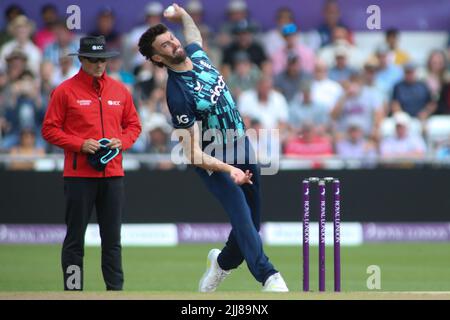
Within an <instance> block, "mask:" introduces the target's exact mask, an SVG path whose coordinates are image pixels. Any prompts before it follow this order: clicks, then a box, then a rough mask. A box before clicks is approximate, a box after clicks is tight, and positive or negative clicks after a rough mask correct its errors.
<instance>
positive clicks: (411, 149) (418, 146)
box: [380, 112, 426, 158]
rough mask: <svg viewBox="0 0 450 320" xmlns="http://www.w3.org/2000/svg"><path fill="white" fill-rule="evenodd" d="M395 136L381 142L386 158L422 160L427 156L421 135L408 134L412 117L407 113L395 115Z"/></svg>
mask: <svg viewBox="0 0 450 320" xmlns="http://www.w3.org/2000/svg"><path fill="white" fill-rule="evenodd" d="M394 120H395V136H393V137H387V138H385V139H383V140H382V141H381V146H380V152H381V156H382V157H385V158H421V157H423V156H425V152H426V144H425V141H424V139H423V138H422V137H421V136H420V135H412V134H410V133H409V132H408V127H409V124H410V120H411V118H410V116H409V115H408V114H407V113H405V112H397V113H396V114H395V115H394Z"/></svg>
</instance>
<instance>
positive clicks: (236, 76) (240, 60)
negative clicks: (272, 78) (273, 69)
mask: <svg viewBox="0 0 450 320" xmlns="http://www.w3.org/2000/svg"><path fill="white" fill-rule="evenodd" d="M260 77H261V71H260V70H259V68H258V67H257V66H256V65H255V64H253V63H252V62H251V61H250V57H249V56H248V54H247V52H245V51H239V52H237V53H236V56H235V58H234V67H233V71H232V72H231V74H230V76H229V78H228V81H227V85H228V87H229V89H230V91H231V93H232V95H233V97H234V98H235V99H236V100H237V99H238V98H239V96H240V94H241V93H242V91H246V90H250V89H253V88H254V87H255V86H256V84H257V82H258V80H259V78H260Z"/></svg>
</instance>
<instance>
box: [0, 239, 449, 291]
mask: <svg viewBox="0 0 450 320" xmlns="http://www.w3.org/2000/svg"><path fill="white" fill-rule="evenodd" d="M213 247H217V245H211V244H201V245H180V246H177V247H124V248H123V266H124V271H125V291H124V292H120V293H118V292H115V293H105V292H104V284H103V280H102V274H101V269H100V248H96V247H87V248H86V254H85V266H84V270H85V275H84V286H85V292H84V293H81V294H80V293H63V292H61V288H62V280H61V278H62V275H61V270H60V260H59V259H60V246H58V245H0V298H3V299H4V298H21V297H22V298H23V297H25V298H39V297H40V298H55V299H59V298H70V299H72V298H113V299H114V298H132V299H139V298H144V299H146V298H149V299H202V298H206V299H215V298H218V299H265V298H269V299H273V298H282V299H285V298H288V299H305V298H306V299H310V298H311V299H316V298H319V299H320V298H327V299H328V298H350V299H353V298H360V299H378V298H383V299H384V298H388V299H389V298H406V299H409V298H411V299H415V298H427V297H430V298H444V299H450V293H449V292H450V254H449V252H450V244H449V243H434V244H433V243H411V244H410V243H408V244H407V243H395V244H386V243H385V244H365V245H362V246H357V247H342V248H341V254H342V257H341V260H342V291H343V293H341V294H339V295H336V294H334V293H329V294H328V293H327V294H323V293H320V294H319V293H307V294H304V293H301V292H300V289H301V275H302V271H301V248H300V247H299V246H296V247H295V246H289V247H269V246H266V247H265V249H266V252H267V254H268V256H269V257H270V258H271V261H272V262H273V263H274V264H275V266H276V267H277V268H278V269H279V270H280V271H281V272H282V274H283V277H284V278H285V280H286V282H287V284H288V286H289V288H290V290H291V292H290V293H289V294H287V295H285V294H282V295H273V294H271V295H267V294H263V293H261V292H260V290H261V286H260V285H259V284H258V283H257V282H256V281H255V280H254V279H253V277H252V276H251V275H250V273H249V271H248V269H247V266H246V265H245V264H243V265H242V266H241V267H240V268H239V269H237V270H236V271H235V272H233V273H232V274H231V276H230V277H229V278H227V279H226V281H225V282H224V283H223V284H222V285H221V287H220V288H219V290H218V291H217V292H216V293H214V294H207V295H204V294H203V295H202V294H198V293H196V291H197V284H198V280H199V279H200V277H201V275H202V273H203V271H204V269H205V262H206V255H207V253H208V251H209V249H210V248H213ZM218 247H219V248H220V245H219V246H218ZM310 251H311V253H310V254H311V267H310V273H311V279H310V287H311V289H313V290H314V291H317V290H316V288H317V277H318V275H317V260H318V258H317V247H311V249H310ZM369 265H378V266H379V267H380V268H381V290H375V292H374V290H368V289H367V286H366V281H367V278H368V277H369V274H367V267H368V266H369ZM332 288H333V250H332V247H327V290H329V291H331V290H332ZM393 292H395V294H394V293H393ZM413 292H414V293H413Z"/></svg>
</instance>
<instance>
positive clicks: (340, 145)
mask: <svg viewBox="0 0 450 320" xmlns="http://www.w3.org/2000/svg"><path fill="white" fill-rule="evenodd" d="M362 128H363V124H361V123H359V121H355V120H353V121H352V122H350V123H349V125H348V127H347V132H346V135H345V136H344V138H343V139H341V140H339V141H338V142H337V143H336V153H337V155H338V156H339V157H341V158H346V159H366V160H369V159H371V160H374V159H375V158H376V156H377V152H376V147H375V144H374V143H373V142H372V141H370V140H368V139H367V138H365V137H364V132H363V130H362Z"/></svg>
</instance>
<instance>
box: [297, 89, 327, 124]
mask: <svg viewBox="0 0 450 320" xmlns="http://www.w3.org/2000/svg"><path fill="white" fill-rule="evenodd" d="M299 91H300V92H299V93H298V94H297V95H295V97H294V99H292V101H291V103H290V104H289V124H290V126H291V127H292V128H293V129H294V130H298V129H300V128H301V127H303V125H304V124H305V123H311V124H313V125H314V126H315V127H316V129H317V132H318V133H325V132H327V129H328V126H329V124H330V115H329V112H328V110H327V108H326V107H325V106H323V105H321V104H318V103H315V102H314V101H313V100H312V98H311V84H310V83H308V82H305V83H304V84H303V85H302V86H301V87H300V90H299Z"/></svg>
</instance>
